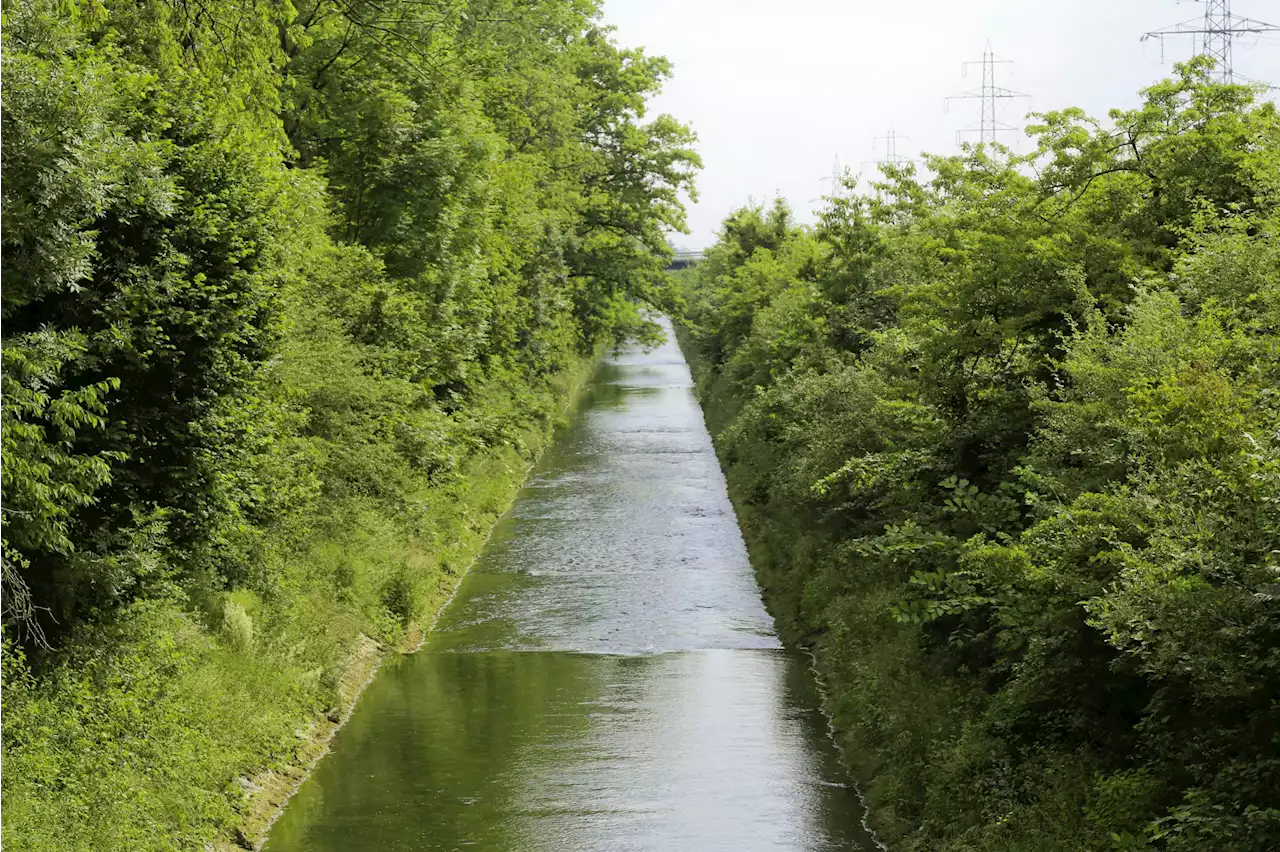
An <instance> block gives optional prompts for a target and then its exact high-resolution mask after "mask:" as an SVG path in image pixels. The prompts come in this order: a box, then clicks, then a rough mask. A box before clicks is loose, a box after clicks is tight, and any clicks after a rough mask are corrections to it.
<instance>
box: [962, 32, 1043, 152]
mask: <svg viewBox="0 0 1280 852" xmlns="http://www.w3.org/2000/svg"><path fill="white" fill-rule="evenodd" d="M1012 64H1013V61H1012V60H1009V59H1001V58H1000V57H998V56H996V55H995V54H994V53H993V52H992V51H991V42H987V46H986V49H985V50H983V51H982V58H981V59H975V60H973V61H971V62H966V63H964V64H963V65H962V66H961V67H962V73H963V75H964V76H965V77H968V75H969V66H971V65H981V66H982V88H981V89H974V90H971V91H968V92H961V93H960V94H958V95H952V96H951V97H949V98H947V105H948V107H950V104H951V101H954V100H980V101H982V118H981V120H980V121H979V122H978V123H977V124H976V125H973V126H972V127H966V128H964V129H963V130H958V131H956V140H957V141H960V139H961V138H962V137H963V136H964V134H966V133H976V134H978V142H979V143H980V144H987V143H990V142H995V141H996V136H997V135H998V134H1000V133H1003V132H1007V131H1010V130H1014V131H1016V130H1018V128H1017V127H1014V126H1012V125H1009V124H1004V123H1003V122H1001V121H1000V120H999V119H998V118H997V117H996V105H997V103H998V102H999V101H1002V100H1006V99H1008V98H1029V97H1031V96H1030V95H1026V94H1023V93H1022V92H1015V91H1014V90H1013V89H1006V88H1003V87H1001V86H997V85H996V66H997V65H1012Z"/></svg>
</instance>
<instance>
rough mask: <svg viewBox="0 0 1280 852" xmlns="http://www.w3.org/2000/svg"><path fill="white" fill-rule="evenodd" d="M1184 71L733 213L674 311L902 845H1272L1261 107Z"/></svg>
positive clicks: (780, 586)
mask: <svg viewBox="0 0 1280 852" xmlns="http://www.w3.org/2000/svg"><path fill="white" fill-rule="evenodd" d="M1256 96H1257V92H1256V91H1255V90H1252V89H1250V88H1247V87H1243V86H1225V85H1216V84H1213V83H1211V82H1210V81H1209V77H1208V76H1207V73H1206V65H1205V64H1204V63H1203V62H1202V61H1199V60H1197V61H1196V62H1194V63H1192V64H1190V65H1187V66H1183V67H1180V68H1179V72H1178V75H1177V76H1176V78H1175V79H1172V80H1168V81H1164V82H1161V83H1159V84H1157V85H1154V86H1152V87H1151V88H1149V89H1147V90H1146V91H1145V93H1144V98H1143V101H1142V104H1141V106H1139V107H1138V108H1136V109H1133V110H1128V111H1114V112H1113V113H1112V114H1111V117H1110V118H1111V120H1110V122H1099V121H1095V120H1092V119H1090V118H1088V117H1086V116H1085V115H1084V114H1083V113H1082V112H1080V111H1079V110H1074V109H1069V110H1064V111H1061V112H1054V113H1048V114H1045V115H1041V116H1038V117H1037V118H1036V123H1035V124H1034V125H1033V126H1032V127H1030V128H1029V133H1030V135H1031V137H1032V138H1033V140H1034V141H1035V142H1036V143H1037V145H1036V150H1035V151H1034V152H1033V153H1031V154H1029V155H1027V156H1015V155H1013V154H1012V153H1010V152H1009V151H1007V150H1004V149H1002V148H998V147H996V148H990V147H988V148H982V147H975V148H966V150H965V152H964V153H963V154H961V155H958V156H950V157H930V158H928V159H927V170H923V171H922V172H921V173H919V174H917V172H916V170H915V169H914V168H913V167H906V168H886V169H885V170H884V171H885V174H884V178H883V180H882V181H881V182H879V183H877V184H876V185H875V187H874V191H873V192H872V193H870V194H859V193H858V192H857V191H856V187H855V185H854V182H853V181H851V180H850V181H847V182H846V190H845V191H843V192H841V193H839V194H838V195H837V196H836V197H833V198H831V199H829V203H828V205H827V207H826V208H825V210H824V211H823V212H822V213H821V216H820V222H819V224H818V225H817V226H816V227H813V228H801V227H796V226H795V225H794V224H793V223H792V221H791V219H790V216H789V213H788V211H787V209H786V207H785V205H783V204H781V203H778V204H776V205H774V206H773V207H771V208H768V209H766V208H761V207H748V208H746V209H743V210H741V211H739V212H737V213H735V214H733V215H732V216H731V217H730V218H729V219H727V220H726V221H725V223H724V229H723V232H722V237H721V239H720V241H719V243H718V244H717V245H716V246H715V247H714V248H713V249H712V250H710V252H709V254H708V259H707V260H706V261H705V263H704V264H703V265H701V266H700V267H697V268H695V269H693V270H691V271H689V272H688V273H684V275H685V278H684V286H685V291H686V299H687V302H688V310H687V317H688V320H689V323H688V331H687V332H686V334H687V336H688V337H689V338H690V339H691V341H692V343H693V346H694V349H695V351H696V353H697V360H698V363H697V365H696V366H697V371H698V378H699V384H700V388H701V393H702V394H703V396H704V401H705V402H706V403H707V405H708V419H709V422H710V425H711V427H712V429H713V431H714V432H715V433H716V440H717V445H718V448H719V451H720V453H721V457H722V460H723V462H724V464H725V467H726V470H727V473H728V476H729V480H730V490H731V493H732V495H733V497H734V500H735V503H736V505H737V507H738V509H739V512H740V516H741V517H742V519H743V522H744V525H745V527H746V532H747V535H748V538H749V541H750V544H751V548H752V554H753V559H754V561H755V563H756V565H757V569H758V571H759V573H760V577H761V581H762V584H763V585H764V586H765V589H766V594H767V597H768V599H769V602H770V604H771V607H772V609H773V611H774V612H775V614H776V615H777V616H778V618H779V621H780V624H782V625H783V627H784V628H785V629H786V630H787V631H789V632H790V633H791V634H792V636H793V637H801V638H803V639H805V640H806V641H809V642H811V643H812V644H813V646H814V647H815V649H816V651H817V655H818V660H819V663H820V666H821V667H822V669H823V671H824V673H825V675H826V677H827V681H828V686H829V687H830V705H831V709H832V711H833V712H834V714H835V720H836V723H837V727H838V728H839V729H840V730H841V731H842V735H843V737H844V738H845V740H846V743H847V745H848V746H849V754H851V755H852V762H853V763H854V764H855V765H856V766H858V767H859V768H860V769H861V770H862V772H863V773H864V775H865V778H866V779H867V780H868V786H867V789H868V792H869V797H870V801H871V805H872V807H873V810H874V811H875V813H876V815H877V817H878V821H879V825H880V828H881V829H882V830H883V832H884V834H885V836H886V839H888V840H889V841H890V845H891V846H892V848H894V849H899V850H909V849H919V850H926V849H927V850H983V852H990V850H1015V849H1016V850H1037V851H1038V852H1042V851H1043V850H1064V852H1065V850H1073V852H1074V850H1082V849H1091V850H1132V849H1165V850H1217V851H1218V852H1228V850H1236V851H1237V852H1245V850H1250V852H1263V850H1268V849H1276V848H1280V794H1278V791H1280V704H1278V703H1277V702H1278V700H1280V116H1277V111H1276V108H1275V105H1274V103H1269V102H1260V101H1259V100H1257V97H1256Z"/></svg>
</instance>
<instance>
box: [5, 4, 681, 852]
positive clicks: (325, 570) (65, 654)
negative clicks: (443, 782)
mask: <svg viewBox="0 0 1280 852" xmlns="http://www.w3.org/2000/svg"><path fill="white" fill-rule="evenodd" d="M3 63H4V67H3V73H4V80H5V88H4V98H3V136H4V148H3V170H4V199H3V200H4V208H3V217H4V231H3V276H4V284H5V286H4V290H3V397H4V403H3V456H4V464H3V506H4V516H3V517H4V551H3V556H4V559H3V568H4V577H3V579H4V635H5V640H4V648H3V663H4V698H3V700H4V724H3V737H4V739H3V742H4V774H3V785H4V794H3V795H4V811H3V819H4V831H5V836H6V840H7V841H8V843H9V845H10V846H11V847H12V848H14V849H15V850H16V849H94V850H102V849H129V850H139V849H193V848H201V847H202V846H203V844H205V843H207V842H209V841H212V840H215V839H217V838H218V837H227V836H229V834H230V832H231V830H232V827H233V826H234V825H235V823H236V821H237V819H238V816H237V810H238V809H239V808H241V807H243V804H244V800H245V793H244V789H243V784H238V783H237V779H238V778H241V777H242V776H248V775H252V774H253V773H255V772H257V771H259V770H261V769H263V768H264V767H266V766H268V765H270V764H272V763H278V762H282V761H288V760H289V759H291V756H292V755H293V754H294V753H295V752H296V751H297V749H298V743H299V740H298V736H299V735H298V733H297V732H298V730H299V729H300V728H303V727H304V725H305V723H306V722H307V720H309V719H312V718H315V716H316V714H318V713H322V712H324V711H325V710H326V709H327V708H330V707H332V706H333V705H334V702H335V700H336V694H337V691H338V688H339V684H340V682H341V679H342V673H343V671H344V668H345V666H346V665H347V661H348V659H349V657H350V655H351V654H352V653H353V652H354V651H355V649H356V648H357V647H358V646H359V644H360V640H359V637H360V635H361V634H362V633H363V634H366V635H368V636H371V637H374V638H375V639H377V640H379V641H380V642H382V643H384V644H387V645H393V644H396V643H398V642H400V641H402V640H403V638H404V636H405V635H406V633H409V632H411V631H412V630H413V628H414V625H415V624H416V623H417V622H418V621H419V620H420V618H421V617H422V616H423V615H424V614H425V613H427V612H429V611H431V610H432V609H433V608H434V607H435V606H437V605H438V604H439V603H440V601H441V600H442V599H443V597H444V595H445V593H446V592H447V590H448V589H449V588H451V587H452V584H453V582H454V580H455V578H456V576H457V575H458V574H459V573H460V571H461V570H463V569H464V568H465V565H466V563H467V562H468V561H469V559H470V556H471V555H472V554H473V553H474V552H475V550H476V548H477V547H478V545H479V543H480V542H481V541H482V539H483V537H484V535H485V534H486V532H487V530H488V527H489V525H490V524H491V523H492V522H493V520H494V519H495V518H496V516H497V514H498V513H500V512H501V511H502V509H503V508H504V506H505V505H506V501H507V500H508V499H509V498H510V496H511V494H512V492H513V490H514V488H515V487H516V485H517V484H518V482H519V480H520V479H521V478H522V476H523V473H524V470H525V466H526V464H527V463H528V461H529V460H530V459H531V458H532V457H533V455H534V454H535V453H536V452H537V450H538V449H539V447H540V446H541V445H542V443H543V442H544V441H545V439H546V437H547V435H548V433H549V431H550V427H551V425H552V423H553V421H554V420H555V418H556V417H557V416H558V412H559V410H560V409H561V408H562V406H563V404H564V402H565V400H566V399H567V397H568V394H569V392H570V387H571V385H572V384H573V383H574V382H575V381H576V380H578V379H580V378H581V375H582V370H583V365H584V364H585V363H588V362H589V361H590V359H591V356H592V353H593V352H595V351H596V350H597V347H598V345H599V343H600V342H601V341H603V340H605V339H608V338H611V337H616V336H619V335H628V334H646V333H649V332H648V331H647V330H646V329H647V326H646V323H645V322H644V321H643V320H642V318H641V314H640V312H639V308H638V305H640V304H643V303H645V302H646V301H647V302H653V301H654V300H657V299H659V298H660V297H661V293H660V291H659V290H658V289H656V287H655V285H656V284H658V283H659V282H660V280H661V269H662V267H663V265H664V259H665V257H666V256H667V251H668V250H667V247H666V245H665V238H664V234H665V231H666V229H668V228H677V229H678V228H680V227H682V224H683V223H682V217H683V211H682V209H681V207H680V204H679V201H678V193H679V192H680V191H684V190H687V189H688V188H689V187H690V181H691V179H692V174H693V171H694V170H695V169H696V167H697V164H698V160H697V156H696V154H694V153H693V152H692V150H691V148H690V145H691V143H692V135H691V134H690V133H689V131H688V130H686V129H685V128H684V127H682V126H681V125H679V124H678V123H676V122H675V121H674V120H672V119H670V118H669V117H666V116H660V117H657V118H654V119H651V120H647V119H645V117H644V113H645V109H644V107H645V100H646V98H647V97H649V96H650V95H652V94H653V93H654V92H656V91H657V89H658V88H659V87H660V85H661V83H662V81H663V80H664V78H665V77H666V75H667V73H668V67H667V64H666V63H665V62H664V61H663V60H661V59H658V58H652V57H647V56H645V55H643V54H642V53H641V52H639V51H630V50H624V49H621V48H619V47H618V46H617V45H615V44H614V43H613V41H611V39H610V35H609V33H608V31H607V30H606V29H604V28H602V27H601V26H600V24H599V22H598V4H597V3H595V2H591V0H551V2H542V3H538V4H533V5H530V4H527V3H521V2H517V0H438V1H436V0H433V2H430V3H422V2H413V0H295V2H293V3H276V2H269V0H202V2H187V0H137V2H133V0H131V2H116V0H32V1H31V2H24V3H20V4H12V5H11V4H5V7H4V21H3Z"/></svg>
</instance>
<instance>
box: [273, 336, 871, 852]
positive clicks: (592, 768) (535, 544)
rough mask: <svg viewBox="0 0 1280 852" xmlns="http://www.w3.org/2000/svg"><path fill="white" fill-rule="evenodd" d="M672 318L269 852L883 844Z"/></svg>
mask: <svg viewBox="0 0 1280 852" xmlns="http://www.w3.org/2000/svg"><path fill="white" fill-rule="evenodd" d="M826 732H827V728H826V719H825V718H824V717H823V716H822V714H821V713H820V712H819V710H818V696H817V694H816V689H815V686H814V682H813V679H812V676H811V674H810V671H809V669H808V666H807V660H806V659H805V658H804V657H803V656H801V655H798V654H795V653H793V652H789V651H786V650H784V649H783V648H782V646H781V644H780V643H779V641H778V638H777V636H776V634H775V633H774V630H773V624H772V621H771V620H770V618H769V615H768V613H767V612H766V611H765V609H764V607H763V605H762V604H761V601H760V593H759V590H758V588H757V587H756V583H755V580H754V578H753V575H752V572H751V567H750V565H749V564H748V561H747V553H746V548H745V546H744V545H743V541H742V536H741V534H740V532H739V530H738V526H737V522H736V519H735V517H734V514H733V508H732V506H731V505H730V503H729V498H728V495H727V494H726V491H725V485H724V478H723V476H722V474H721V472H720V468H719V466H718V464H717V461H716V457H715V452H714V450H713V449H712V446H711V439H710V437H709V436H708V434H707V430H706V428H705V426H704V425H703V420H702V413H701V411H700V409H699V407H698V404H697V402H696V400H695V399H694V396H693V392H692V382H691V381H690V376H689V368H688V366H687V364H686V363H685V359H684V357H683V356H682V355H681V353H680V350H679V348H678V347H677V346H676V344H675V342H674V341H673V340H671V335H670V334H668V342H667V343H665V344H663V345H662V346H659V347H657V348H655V349H653V350H650V351H645V350H642V349H640V348H638V347H626V348H623V349H621V350H620V351H618V352H615V353H614V354H613V355H612V356H611V357H610V358H608V359H607V360H606V362H605V363H604V364H603V365H602V367H601V368H600V371H599V372H598V374H597V375H596V377H595V379H594V380H593V381H592V383H591V385H590V386H589V388H588V390H587V395H586V399H585V401H584V403H583V405H582V407H581V409H580V411H579V412H578V414H577V415H576V416H575V418H574V420H573V422H572V424H571V425H570V426H568V427H567V428H566V429H565V430H564V431H563V433H562V434H561V435H560V436H559V437H558V439H557V441H556V443H555V444H554V445H553V446H552V447H551V448H550V449H549V450H548V451H547V452H546V454H545V455H544V456H543V458H542V460H541V462H540V463H539V465H538V466H537V467H536V468H535V470H534V471H533V474H532V476H531V477H530V480H529V482H528V483H527V484H526V486H525V488H524V489H523V490H522V491H521V493H520V494H519V496H518V497H517V499H516V502H515V504H514V505H513V507H512V509H511V511H510V512H509V513H507V515H506V516H505V517H504V518H503V519H502V520H501V521H500V522H499V524H498V526H497V528H496V529H495V530H494V534H493V537H492V539H491V540H490V542H489V545H488V547H487V548H486V549H485V552H484V553H483V554H482V555H481V557H480V558H479V559H478V560H477V562H476V564H475V565H474V566H473V567H472V569H471V571H470V572H469V573H468V574H467V576H466V578H465V579H464V580H463V582H462V584H461V586H460V587H459V589H458V593H457V595H456V596H455V597H454V599H453V601H452V602H451V603H450V604H449V605H448V607H446V609H445V610H444V612H443V613H442V614H441V617H440V620H439V623H438V625H437V629H436V630H435V631H433V632H432V633H431V634H430V635H429V637H428V640H427V642H426V644H425V645H424V646H423V648H422V650H421V651H419V652H418V653H415V654H412V655H409V656H405V657H401V658H398V659H396V660H393V661H390V662H388V664H387V665H386V666H385V667H384V668H383V670H382V671H381V672H380V673H379V674H378V676H377V678H376V679H375V680H374V682H373V683H372V684H370V686H369V688H368V689H367V690H366V691H365V694H364V696H363V697H362V698H361V700H360V703H359V705H358V707H357V708H356V710H355V712H354V713H353V714H352V718H351V719H350V721H349V722H348V723H347V725H346V726H345V727H344V728H343V729H342V731H340V732H339V734H338V736H337V737H336V739H335V740H334V743H333V749H332V751H331V753H330V754H329V755H328V756H326V757H325V758H324V759H323V760H322V761H321V762H320V764H319V765H318V766H317V767H316V770H315V772H314V773H313V774H312V776H311V778H310V779H308V780H307V781H306V783H305V784H303V786H302V788H301V789H300V790H299V791H298V793H297V794H296V795H295V796H294V797H293V799H292V800H291V801H290V804H289V806H288V808H287V809H286V811H285V813H284V814H283V815H282V816H281V818H280V820H279V821H278V822H277V823H276V825H275V826H274V828H273V829H272V832H271V834H270V837H269V839H268V841H267V845H266V849H267V850H269V852H330V850H333V851H334V852H336V850H343V852H350V850H370V852H384V850H385V852H393V851H394V852H400V850H476V851H477V852H526V851H527V852H579V851H580V852H615V850H616V852H709V851H710V850H724V852H757V850H759V852H765V850H769V852H792V850H795V852H799V850H805V852H818V850H874V848H875V846H874V844H873V842H872V841H871V839H870V838H869V837H868V836H867V835H866V833H865V831H864V830H863V828H862V818H863V808H862V805H861V803H860V801H859V799H858V796H857V793H856V791H855V790H854V789H853V788H852V787H850V786H849V785H848V784H847V783H846V781H847V779H846V776H845V774H844V772H843V770H842V768H841V766H840V764H839V762H838V760H837V756H836V754H835V751H834V748H833V746H832V744H831V742H830V740H829V738H828V737H827V733H826Z"/></svg>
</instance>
